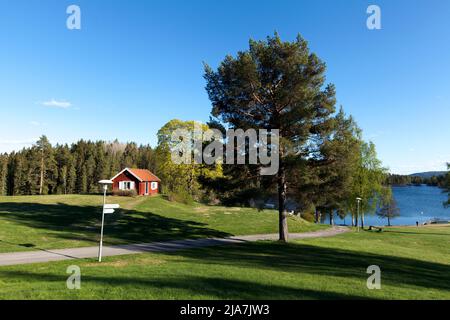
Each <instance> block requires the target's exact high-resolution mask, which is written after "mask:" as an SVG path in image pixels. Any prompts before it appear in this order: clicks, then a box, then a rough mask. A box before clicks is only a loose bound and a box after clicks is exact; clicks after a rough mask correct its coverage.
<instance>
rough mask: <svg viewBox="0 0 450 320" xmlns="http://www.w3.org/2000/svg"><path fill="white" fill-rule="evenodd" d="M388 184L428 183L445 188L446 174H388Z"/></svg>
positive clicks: (411, 184)
mask: <svg viewBox="0 0 450 320" xmlns="http://www.w3.org/2000/svg"><path fill="white" fill-rule="evenodd" d="M388 184H389V185H392V186H414V185H415V186H419V185H423V184H426V185H428V186H433V187H440V188H444V187H445V184H446V176H445V175H439V176H432V177H420V176H411V175H399V174H390V175H389V176H388Z"/></svg>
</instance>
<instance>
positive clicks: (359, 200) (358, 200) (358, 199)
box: [356, 197, 362, 232]
mask: <svg viewBox="0 0 450 320" xmlns="http://www.w3.org/2000/svg"><path fill="white" fill-rule="evenodd" d="M356 201H357V202H358V211H357V212H358V213H357V217H358V220H361V219H359V203H360V202H361V201H362V198H360V197H358V198H356ZM357 229H358V232H359V221H358V225H357Z"/></svg>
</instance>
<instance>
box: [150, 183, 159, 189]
mask: <svg viewBox="0 0 450 320" xmlns="http://www.w3.org/2000/svg"><path fill="white" fill-rule="evenodd" d="M150 189H152V191H155V190H158V182H152V183H151V186H150Z"/></svg>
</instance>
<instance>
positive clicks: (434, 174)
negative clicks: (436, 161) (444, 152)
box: [410, 171, 447, 179]
mask: <svg viewBox="0 0 450 320" xmlns="http://www.w3.org/2000/svg"><path fill="white" fill-rule="evenodd" d="M446 174H447V171H429V172H419V173H413V174H410V176H411V177H420V178H423V179H429V178H431V177H439V176H444V175H446Z"/></svg>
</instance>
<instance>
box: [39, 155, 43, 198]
mask: <svg viewBox="0 0 450 320" xmlns="http://www.w3.org/2000/svg"><path fill="white" fill-rule="evenodd" d="M41 152H42V154H41V179H40V182H39V195H42V189H43V188H44V149H42V151H41Z"/></svg>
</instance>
